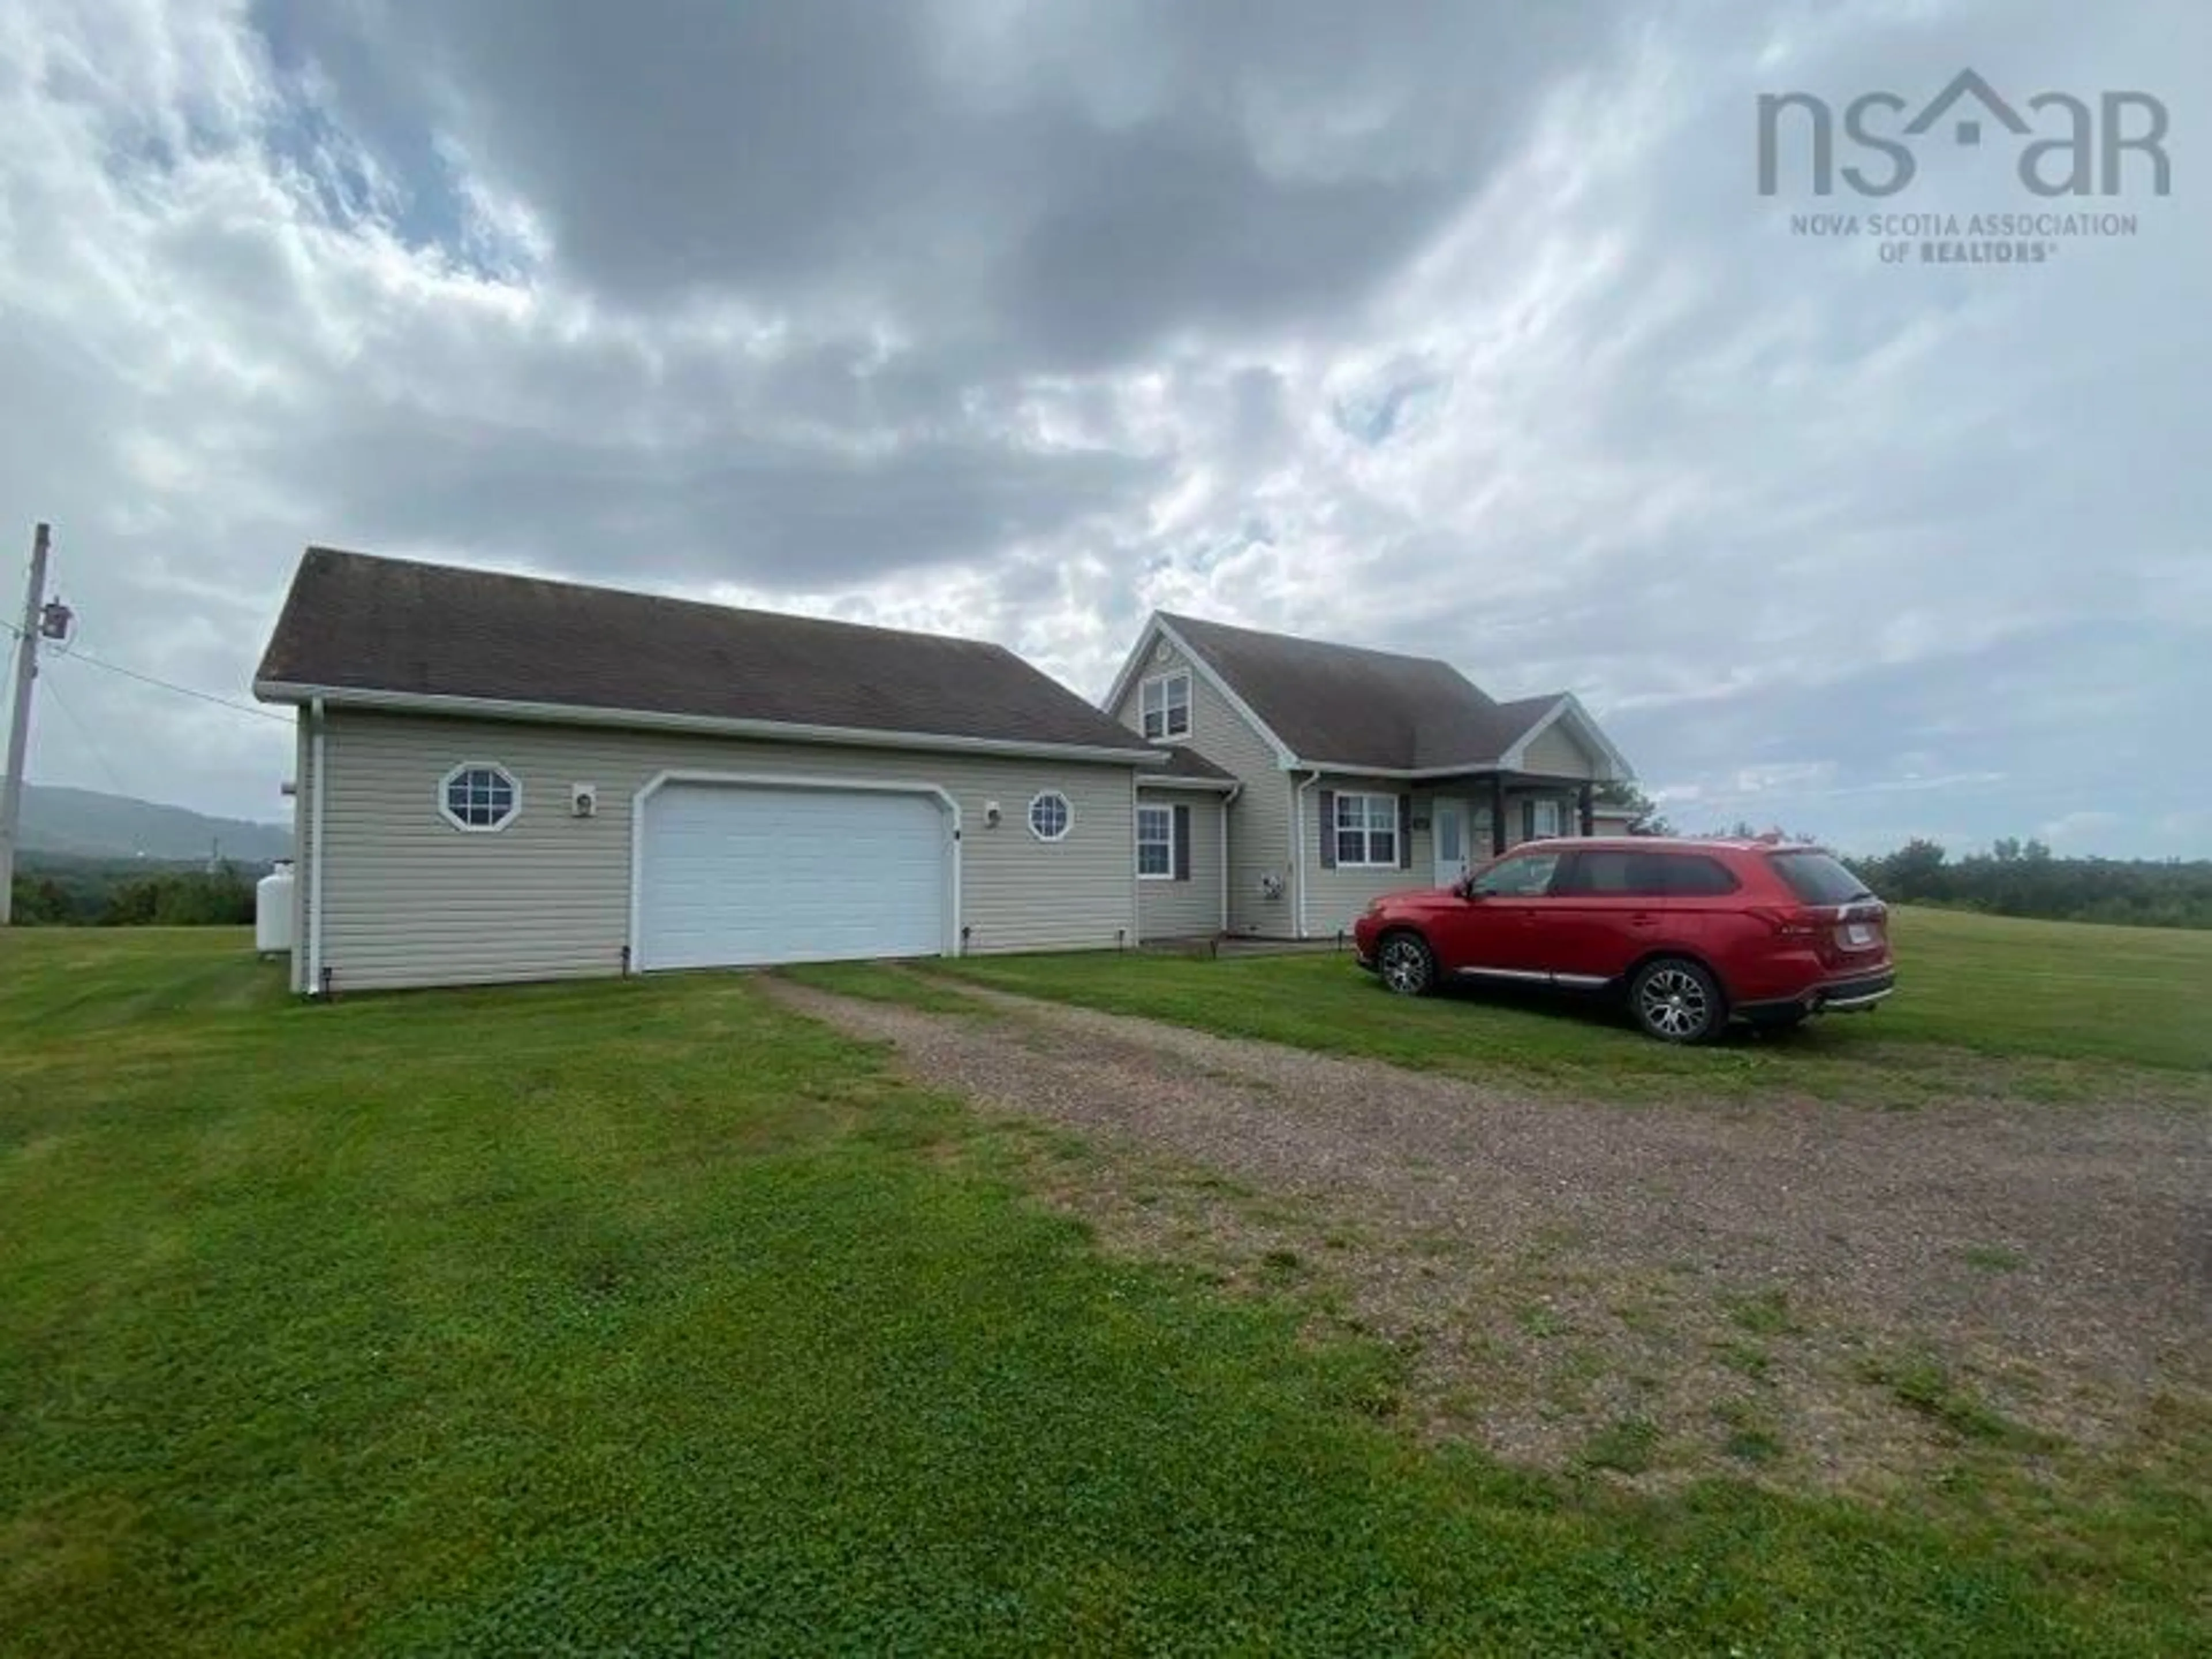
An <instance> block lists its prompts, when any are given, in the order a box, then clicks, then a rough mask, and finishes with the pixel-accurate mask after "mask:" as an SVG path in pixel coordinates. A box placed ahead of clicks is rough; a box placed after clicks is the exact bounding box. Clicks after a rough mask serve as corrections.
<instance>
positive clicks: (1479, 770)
mask: <svg viewBox="0 0 2212 1659" xmlns="http://www.w3.org/2000/svg"><path fill="white" fill-rule="evenodd" d="M1105 707H1106V708H1108V709H1109V710H1111V711H1112V712H1113V714H1114V715H1115V718H1116V719H1117V720H1120V721H1121V723H1122V724H1123V725H1124V726H1127V728H1128V730H1129V731H1130V732H1132V733H1133V735H1134V736H1136V737H1138V738H1142V739H1143V740H1144V741H1146V742H1147V743H1158V744H1186V745H1188V748H1189V749H1190V750H1194V751H1195V753H1196V754H1197V755H1198V756H1199V757H1201V758H1203V759H1205V760H1206V761H1209V762H1211V763H1213V765H1214V766H1216V767H1218V769H1220V770H1221V771H1222V772H1224V773H1225V774H1227V775H1228V776H1229V778H1230V779H1231V780H1232V781H1233V785H1232V787H1231V789H1229V790H1228V791H1226V792H1224V793H1221V794H1220V795H1218V797H1210V798H1207V799H1206V800H1205V802H1204V804H1203V805H1201V806H1200V807H1198V808H1197V809H1196V810H1195V811H1194V814H1193V818H1192V822H1191V825H1190V828H1191V833H1192V834H1193V836H1194V837H1195V838H1196V840H1197V842H1198V844H1199V845H1200V846H1206V845H1207V844H1209V843H1210V842H1213V841H1215V840H1216V839H1218V841H1219V842H1220V845H1221V846H1222V848H1223V849H1224V850H1223V852H1222V854H1221V855H1220V856H1221V858H1222V861H1223V866H1224V869H1225V875H1226V880H1225V889H1224V900H1223V911H1224V915H1225V921H1224V924H1223V926H1224V927H1225V930H1226V931H1227V932H1230V933H1241V934H1254V935H1258V936H1261V937H1265V938H1270V939H1311V938H1316V937H1330V936H1333V935H1334V934H1336V933H1340V932H1342V931H1345V930H1347V929H1349V928H1350V927H1351V925H1352V921H1353V919H1354V918H1355V917H1357V916H1358V915H1359V913H1360V911H1361V910H1362V909H1364V908H1365V907H1366V904H1367V902H1368V901H1369V900H1370V899H1371V898H1373V897H1375V896H1376V895H1378V894H1381V893H1384V892H1388V891H1389V890H1391V889H1393V888H1399V887H1407V886H1414V885H1426V884H1431V883H1434V884H1437V885H1439V886H1441V885H1443V884H1447V883H1449V882H1450V881H1452V880H1453V879H1455V878H1457V877H1458V876H1459V875H1460V874H1462V872H1465V871H1466V870H1467V868H1468V866H1469V865H1470V863H1474V862H1480V860H1483V859H1486V858H1488V857H1490V856H1492V854H1497V853H1502V852H1504V850H1505V849H1506V848H1508V847H1510V846H1512V845H1513V844H1515V843H1516V842H1522V841H1526V840H1530V839H1533V838H1534V837H1536V836H1555V835H1577V834H1579V835H1589V834H1591V833H1592V832H1593V830H1594V829H1595V817H1596V806H1595V799H1594V794H1595V788H1596V786H1597V785H1599V784H1601V783H1603V782H1606V781H1610V780H1613V779H1617V778H1626V777H1627V776H1629V775H1630V773H1629V767H1628V763H1627V762H1626V759H1624V758H1623V757H1622V756H1621V754H1620V750H1617V749H1615V748H1614V747H1613V744H1612V742H1611V740H1610V739H1608V738H1607V736H1606V734H1605V732H1603V731H1602V730H1601V728H1600V727H1599V726H1598V724H1597V722H1596V721H1595V720H1594V719H1592V718H1591V717H1590V714H1589V711H1588V710H1586V709H1585V708H1583V706H1582V704H1581V703H1580V702H1578V701H1577V699H1576V698H1575V697H1574V696H1573V695H1572V694H1571V693H1569V692H1557V693H1553V694H1551V695H1549V696H1540V697H1524V698H1521V699H1519V700H1517V701H1515V702H1496V701H1494V700H1493V699H1492V698H1491V697H1490V696H1488V695H1486V693H1485V692H1483V691H1482V690H1480V689H1479V688H1478V687H1476V686H1475V685H1474V684H1473V683H1471V682H1470V681H1469V680H1468V679H1467V678H1466V677H1465V676H1463V675H1462V674H1461V673H1460V672H1459V671H1457V670H1456V669H1455V668H1453V667H1452V666H1451V665H1449V664H1448V663H1443V662H1440V661H1437V659H1433V658H1428V657H1411V656H1401V655H1399V654H1397V653H1393V652H1387V651H1370V650H1365V649H1362V648H1360V647H1354V646H1346V645H1330V644H1325V643H1322V642H1321V641H1314V640H1303V639H1293V638H1291V637H1289V636H1287V635H1280V634H1267V633H1261V632H1258V631H1256V630H1255V629H1247V628H1231V627H1228V626H1225V625H1224V624H1222V623H1212V622H1202V621H1200V620H1199V619H1197V618H1195V617H1178V616H1170V615H1168V614H1165V613H1160V614H1157V615H1155V616H1154V617H1152V620H1151V621H1150V622H1149V623H1146V626H1145V629H1144V631H1143V632H1142V633H1141V634H1140V635H1139V636H1138V639H1137V642H1136V646H1135V647H1134V648H1133V650H1132V651H1131V652H1130V653H1129V656H1128V659H1127V661H1126V662H1125V663H1124V664H1123V665H1122V668H1121V674H1120V676H1119V677H1118V678H1116V679H1115V682H1114V687H1113V690H1111V691H1109V693H1108V694H1107V697H1106V702H1105ZM1153 936H1154V937H1157V934H1155V935H1153Z"/></svg>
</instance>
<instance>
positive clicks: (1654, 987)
mask: <svg viewBox="0 0 2212 1659" xmlns="http://www.w3.org/2000/svg"><path fill="white" fill-rule="evenodd" d="M1628 1012H1630V1013H1632V1014H1633V1015H1634V1016H1635V1017H1636V1023H1637V1024H1638V1026H1639V1027H1641V1028H1642V1030H1643V1032H1644V1036H1650V1037H1656V1038H1658V1039H1659V1041H1660V1042H1710V1041H1711V1039H1712V1038H1714V1037H1717V1036H1719V1035H1720V1033H1721V1030H1722V1028H1723V1026H1725V1025H1726V1024H1728V1002H1727V1000H1726V999H1725V998H1723V996H1722V995H1721V987H1720V981H1718V980H1717V979H1715V978H1714V977H1713V976H1712V975H1711V973H1709V972H1708V971H1707V970H1706V969H1705V965H1704V964H1703V963H1696V962H1692V961H1691V960H1690V958H1689V957H1658V958H1657V959H1656V960H1654V961H1651V962H1647V963H1644V965H1643V966H1642V967H1641V968H1639V969H1637V970H1636V975H1635V977H1634V978H1632V979H1631V980H1630V981H1629V982H1628Z"/></svg>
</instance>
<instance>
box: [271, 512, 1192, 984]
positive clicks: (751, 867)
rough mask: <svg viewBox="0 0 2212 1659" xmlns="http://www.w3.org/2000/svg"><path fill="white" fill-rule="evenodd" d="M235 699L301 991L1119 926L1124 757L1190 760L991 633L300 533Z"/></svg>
mask: <svg viewBox="0 0 2212 1659" xmlns="http://www.w3.org/2000/svg"><path fill="white" fill-rule="evenodd" d="M254 692H255V695H256V696H259V697H261V698H262V699H264V700H265V701H269V702H280V703H289V704H292V705H294V706H295V707H296V708H297V709H298V711H299V718H298V740H297V741H298V753H297V759H296V762H295V764H296V766H297V772H296V774H295V776H296V780H297V781H296V787H295V808H296V812H297V844H298V849H299V858H298V860H297V866H296V870H295V895H296V897H295V927H294V933H293V938H294V940H295V949H294V951H293V975H294V984H295V989H297V990H300V991H302V992H305V993H307V994H311V995H312V994H320V993H323V992H325V991H332V990H335V991H341V992H342V991H345V990H349V989H356V988H367V987H395V986H411V985H436V984H457V983H469V982H481V981H501V980H536V979H553V978H561V977H567V976H577V975H611V974H618V973H623V972H626V971H629V970H634V969H659V968H682V967H697V966H707V965H727V964H738V963H767V962H788V961H802V960H811V959H827V958H836V957H878V956H880V957H897V956H924V955H928V956H934V955H939V954H945V955H951V954H955V953H958V952H963V951H1036V950H1076V949H1085V948H1093V949H1099V948H1103V949H1109V950H1110V949H1113V948H1115V946H1117V945H1133V944H1134V943H1135V942H1136V941H1137V939H1138V936H1139V934H1138V918H1137V901H1136V887H1137V883H1136V881H1135V879H1134V878H1133V871H1134V870H1135V869H1136V867H1137V861H1138V857H1139V854H1138V851H1137V846H1136V833H1137V817H1138V815H1137V812H1136V811H1135V808H1136V805H1137V802H1138V798H1139V781H1140V779H1144V778H1153V777H1155V776H1156V781H1157V786H1158V787H1157V795H1158V799H1161V800H1164V801H1171V802H1182V801H1184V800H1186V799H1190V798H1192V797H1193V796H1194V789H1193V787H1192V786H1193V785H1195V784H1198V783H1200V782H1201V781H1204V780H1206V776H1207V775H1208V773H1209V772H1210V770H1211V769H1209V768H1206V766H1205V765H1204V764H1203V763H1200V762H1198V761H1196V760H1195V759H1194V757H1188V756H1184V757H1178V756H1176V754H1175V753H1174V752H1173V751H1172V750H1169V749H1166V748H1164V747H1161V746H1158V745H1154V744H1146V743H1145V742H1143V741H1142V740H1141V739H1139V738H1138V737H1136V736H1135V735H1134V734H1133V733H1132V732H1130V731H1129V730H1128V729H1127V728H1126V727H1125V726H1121V724H1120V723H1118V722H1117V721H1115V720H1112V719H1111V718H1109V716H1108V715H1106V714H1103V713H1101V712H1100V711H1099V710H1098V709H1097V708H1095V707H1093V706H1092V705H1091V703H1089V702H1086V701H1085V699H1083V698H1081V697H1079V696H1077V695H1076V694H1075V693H1073V692H1072V691H1070V690H1067V689H1066V687H1064V686H1062V685H1060V684H1058V683H1057V682H1056V681H1054V680H1053V679H1052V678H1049V677H1048V676H1047V675H1045V674H1043V673H1042V672H1041V671H1038V670H1037V669H1036V668H1034V667H1032V666H1030V665H1029V664H1027V663H1025V662H1024V661H1022V660H1021V659H1019V658H1018V657H1016V656H1015V655H1014V654H1013V653H1011V652H1009V651H1007V650H1006V649H1005V648H1003V647H1000V646H995V645H986V644H981V643H978V642H975V641H969V640H957V639H944V638H939V637H936V636H933V635H924V634H911V633H902V632H898V631H896V630H892V629H878V628H864V627H859V626H856V625H854V624H852V623H837V622H824V621H817V620H813V619H810V618H805V617H786V616H779V615H775V614H773V613H770V612H766V611H740V610H734V609H731V608H729V607H726V606H722V605H701V604H695V603H691V602H689V601H684V600H678V599H659V598H653V597H650V596H647V595H645V594H640V593H625V592H613V591H610V590H607V589H603V588H595V587H584V586H575V585H573V584H569V583H565V582H552V581H539V580H528V579H525V578H522V577H517V576H508V575H498V574H490V573H488V572H484V571H477V570H460V569H453V568H446V567H443V566H439V565H432V564H418V563H414V562H406V561H402V560H396V559H383V558H372V557H368V556H363V555H361V554H355V553H343V552H337V551H333V550H328V549H322V548H315V549H310V550H308V552H307V555H306V556H305V557H304V558H303V559H302V560H301V564H300V567H299V570H298V573H297V574H296V575H295V578H294V580H293V584H292V588H291V592H290V593H289V596H288V597H287V599H286V600H285V603H284V606H283V611H282V613H281V614H280V616H279V617H278V619H277V623H276V629H275V632H274V634H273V635H271V637H270V642H269V647H268V650H267V652H266V653H265V654H264V657H263V659H262V662H261V665H260V667H259V669H258V671H257V673H256V676H255V680H254ZM1224 787H1232V786H1227V785H1226V784H1224ZM1146 793H1147V798H1148V799H1149V798H1151V797H1152V793H1154V792H1153V790H1152V789H1151V788H1150V787H1148V789H1147V792H1146ZM1169 822H1170V826H1172V825H1173V823H1175V815H1174V814H1173V813H1172V812H1170V816H1169ZM1185 844H1186V846H1188V845H1189V843H1188V841H1187V842H1186V843H1185ZM1194 852H1195V848H1192V849H1191V852H1190V853H1186V854H1183V855H1182V856H1183V857H1184V858H1186V859H1192V858H1193V854H1194ZM1148 856H1153V855H1148ZM1207 867H1208V868H1211V866H1207ZM1169 872H1170V873H1169V876H1168V878H1167V885H1168V886H1169V887H1170V888H1174V887H1181V888H1182V889H1184V890H1189V889H1190V888H1192V887H1193V885H1194V884H1195V882H1196V880H1197V879H1198V866H1197V865H1196V863H1195V861H1194V860H1193V861H1192V862H1189V863H1188V864H1185V865H1182V866H1178V865H1177V864H1176V863H1175V862H1173V861H1172V860H1171V861H1170V866H1169ZM1178 872H1180V876H1181V878H1180V880H1178ZM1209 902H1211V903H1212V905H1213V907H1214V910H1215V912H1216V913H1218V894H1217V895H1216V896H1215V897H1214V898H1213V899H1212V900H1211V901H1209Z"/></svg>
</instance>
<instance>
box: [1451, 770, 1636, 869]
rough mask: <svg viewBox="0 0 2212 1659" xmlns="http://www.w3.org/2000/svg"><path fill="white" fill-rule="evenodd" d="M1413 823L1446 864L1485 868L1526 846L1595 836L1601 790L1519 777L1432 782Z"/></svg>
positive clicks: (1588, 784) (1473, 775) (1569, 781)
mask: <svg viewBox="0 0 2212 1659" xmlns="http://www.w3.org/2000/svg"><path fill="white" fill-rule="evenodd" d="M1423 819H1426V820H1427V823H1426V824H1425V825H1423V823H1422V822H1421V821H1422V820H1423ZM1413 820H1414V824H1415V827H1416V828H1417V829H1419V828H1423V827H1425V828H1426V829H1428V830H1429V832H1430V838H1431V842H1433V844H1434V847H1435V850H1436V854H1437V858H1438V860H1440V861H1441V860H1445V859H1448V858H1456V857H1464V858H1466V859H1468V860H1472V861H1474V862H1477V863H1479V862H1480V861H1481V860H1484V859H1487V858H1494V857H1496V856H1497V855H1498V854H1500V853H1503V852H1505V851H1506V850H1507V849H1509V848H1513V847H1517V846H1519V845H1520V844H1521V843H1522V842H1524V841H1541V840H1543V839H1545V838H1546V837H1547V836H1592V835H1595V834H1596V833H1597V786H1596V784H1595V782H1593V781H1591V780H1589V779H1588V778H1562V777H1546V776H1541V775H1532V774H1528V773H1516V772H1470V773H1468V774H1467V775H1464V776H1461V777H1451V778H1435V779H1428V780H1425V781H1422V782H1421V783H1419V784H1418V785H1416V786H1415V787H1414V790H1413ZM1462 849H1463V850H1462Z"/></svg>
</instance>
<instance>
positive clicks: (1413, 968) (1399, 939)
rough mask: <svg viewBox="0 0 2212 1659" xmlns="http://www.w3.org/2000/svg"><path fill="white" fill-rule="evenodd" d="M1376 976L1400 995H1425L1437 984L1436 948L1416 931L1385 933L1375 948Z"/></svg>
mask: <svg viewBox="0 0 2212 1659" xmlns="http://www.w3.org/2000/svg"><path fill="white" fill-rule="evenodd" d="M1375 977H1376V978H1377V979H1379V980H1381V981H1383V984H1384V986H1386V987H1388V988H1389V989H1390V990H1392V991H1395V992H1396V993H1397V994H1399V995H1400V996H1401V997H1419V996H1426V995H1427V994H1429V993H1430V992H1431V991H1432V990H1434V989H1435V988H1436V983H1437V957H1436V952H1434V951H1431V950H1430V949H1429V942H1428V941H1427V940H1426V939H1423V938H1422V937H1421V936H1420V935H1419V933H1404V932H1400V933H1386V934H1384V935H1383V943H1382V945H1381V946H1380V947H1379V948H1377V950H1376V952H1375Z"/></svg>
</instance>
